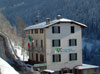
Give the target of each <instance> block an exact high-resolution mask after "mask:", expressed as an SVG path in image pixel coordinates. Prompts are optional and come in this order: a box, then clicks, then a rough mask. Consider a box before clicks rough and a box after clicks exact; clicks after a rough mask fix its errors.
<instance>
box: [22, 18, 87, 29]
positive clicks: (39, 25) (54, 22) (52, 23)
mask: <svg viewBox="0 0 100 74" xmlns="http://www.w3.org/2000/svg"><path fill="white" fill-rule="evenodd" d="M56 23H75V24H77V25H79V26H81V27H87V26H86V25H85V24H82V23H79V22H77V21H73V20H69V19H65V18H62V19H59V20H57V19H56V20H53V21H50V24H46V22H42V23H39V24H36V25H31V26H28V27H26V28H25V29H24V30H31V29H40V28H46V27H49V26H51V25H54V24H56Z"/></svg>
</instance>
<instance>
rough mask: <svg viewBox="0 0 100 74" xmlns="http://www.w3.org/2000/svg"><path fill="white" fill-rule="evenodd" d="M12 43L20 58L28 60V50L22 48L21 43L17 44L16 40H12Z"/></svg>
mask: <svg viewBox="0 0 100 74" xmlns="http://www.w3.org/2000/svg"><path fill="white" fill-rule="evenodd" d="M12 45H13V47H14V49H15V52H16V54H17V56H18V57H19V58H20V60H21V61H28V58H29V56H28V54H27V51H26V50H24V49H22V48H21V47H20V46H19V45H15V44H14V42H12ZM22 50H24V51H22ZM22 52H23V53H22Z"/></svg>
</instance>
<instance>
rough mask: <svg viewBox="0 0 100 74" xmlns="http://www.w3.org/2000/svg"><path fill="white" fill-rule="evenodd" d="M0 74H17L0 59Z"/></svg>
mask: <svg viewBox="0 0 100 74" xmlns="http://www.w3.org/2000/svg"><path fill="white" fill-rule="evenodd" d="M0 72H1V73H0V74H19V73H18V72H17V71H16V70H15V69H14V68H13V67H11V66H10V65H9V64H8V63H7V62H6V61H4V60H3V59H2V58H0Z"/></svg>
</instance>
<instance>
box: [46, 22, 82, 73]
mask: <svg viewBox="0 0 100 74" xmlns="http://www.w3.org/2000/svg"><path fill="white" fill-rule="evenodd" d="M55 26H60V29H61V32H60V34H52V26H51V27H48V28H46V55H47V57H46V59H47V60H46V61H47V68H48V69H51V70H55V71H58V70H61V68H70V69H73V67H75V66H77V65H81V64H82V36H81V27H80V26H78V25H75V24H70V23H67V24H66V23H62V24H55ZM71 26H75V33H73V34H71V33H70V27H71ZM53 39H60V40H61V47H60V48H64V49H74V50H75V51H72V52H59V53H57V52H55V48H56V47H52V40H53ZM69 39H77V46H69ZM69 53H77V56H78V57H77V61H69ZM53 54H61V62H52V55H53Z"/></svg>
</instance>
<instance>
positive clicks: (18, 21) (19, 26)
mask: <svg viewBox="0 0 100 74" xmlns="http://www.w3.org/2000/svg"><path fill="white" fill-rule="evenodd" d="M16 24H17V35H18V37H21V47H22V49H23V50H22V54H23V60H24V49H25V37H26V34H25V31H24V28H25V27H26V24H25V22H24V20H23V19H22V18H20V17H18V18H16Z"/></svg>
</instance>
